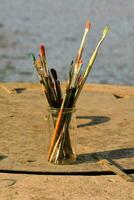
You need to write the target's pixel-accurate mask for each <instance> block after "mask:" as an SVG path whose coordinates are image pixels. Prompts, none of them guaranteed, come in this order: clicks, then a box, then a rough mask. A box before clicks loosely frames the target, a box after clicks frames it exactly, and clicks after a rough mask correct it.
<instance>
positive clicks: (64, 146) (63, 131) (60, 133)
mask: <svg viewBox="0 0 134 200" xmlns="http://www.w3.org/2000/svg"><path fill="white" fill-rule="evenodd" d="M75 113H76V108H75V107H73V108H64V109H63V110H60V108H52V107H49V108H48V116H47V140H46V141H47V152H46V153H47V160H48V161H49V162H51V163H54V164H73V163H74V162H75V160H76V128H77V126H76V115H75Z"/></svg>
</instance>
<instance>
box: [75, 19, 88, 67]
mask: <svg viewBox="0 0 134 200" xmlns="http://www.w3.org/2000/svg"><path fill="white" fill-rule="evenodd" d="M90 28H91V23H90V21H89V20H87V22H86V26H85V31H84V35H83V38H82V41H81V44H80V48H79V50H78V54H77V57H76V60H75V63H79V61H80V59H81V57H82V53H83V48H84V44H85V42H86V36H87V34H88V32H89V30H90Z"/></svg>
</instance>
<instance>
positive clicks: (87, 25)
mask: <svg viewBox="0 0 134 200" xmlns="http://www.w3.org/2000/svg"><path fill="white" fill-rule="evenodd" d="M90 27H91V23H90V21H89V20H87V22H86V29H88V30H89V29H90Z"/></svg>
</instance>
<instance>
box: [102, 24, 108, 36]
mask: <svg viewBox="0 0 134 200" xmlns="http://www.w3.org/2000/svg"><path fill="white" fill-rule="evenodd" d="M108 33H109V27H108V26H105V28H104V30H103V35H104V36H106V35H107V34H108Z"/></svg>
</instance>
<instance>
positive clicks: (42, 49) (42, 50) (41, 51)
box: [40, 45, 45, 56]
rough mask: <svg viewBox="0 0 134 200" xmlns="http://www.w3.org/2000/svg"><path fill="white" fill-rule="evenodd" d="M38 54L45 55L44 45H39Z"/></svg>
mask: <svg viewBox="0 0 134 200" xmlns="http://www.w3.org/2000/svg"><path fill="white" fill-rule="evenodd" d="M40 55H41V56H45V47H44V45H41V46H40Z"/></svg>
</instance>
